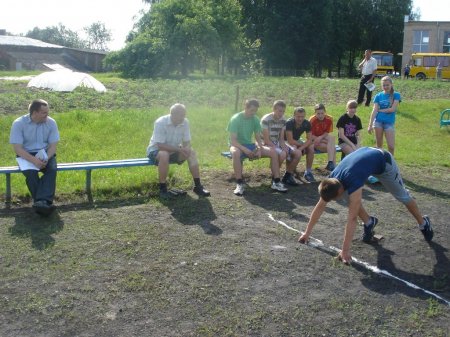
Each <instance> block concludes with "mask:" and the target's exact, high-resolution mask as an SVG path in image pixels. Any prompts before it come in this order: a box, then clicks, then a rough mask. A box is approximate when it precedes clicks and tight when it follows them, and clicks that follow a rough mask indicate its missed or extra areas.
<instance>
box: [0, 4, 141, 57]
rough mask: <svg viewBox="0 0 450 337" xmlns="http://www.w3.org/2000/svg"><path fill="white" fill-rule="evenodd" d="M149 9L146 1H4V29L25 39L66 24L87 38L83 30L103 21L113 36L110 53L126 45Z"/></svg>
mask: <svg viewBox="0 0 450 337" xmlns="http://www.w3.org/2000/svg"><path fill="white" fill-rule="evenodd" d="M6 2H8V4H7V5H6V4H5V3H6ZM148 9H149V5H148V4H146V3H143V2H142V0H75V1H74V0H70V1H68V0H2V5H1V8H0V29H6V31H7V32H9V33H11V34H13V35H19V34H23V35H25V34H26V33H27V32H28V31H30V30H32V29H33V28H34V27H39V28H41V29H43V28H45V27H49V26H57V25H58V24H59V23H62V24H63V25H64V26H65V27H66V28H68V29H70V30H72V31H75V32H77V33H78V35H79V36H80V37H82V38H85V35H84V31H83V28H84V27H86V26H90V25H91V24H92V23H94V22H98V21H100V22H103V23H104V24H105V27H106V29H109V30H110V31H111V34H112V38H113V40H112V41H111V43H110V44H109V49H110V50H118V49H121V48H122V47H123V46H124V45H125V39H126V37H127V35H128V33H129V32H130V31H131V30H132V29H133V24H134V23H135V22H136V21H137V20H138V19H139V18H140V14H139V13H140V11H141V10H145V11H147V10H148Z"/></svg>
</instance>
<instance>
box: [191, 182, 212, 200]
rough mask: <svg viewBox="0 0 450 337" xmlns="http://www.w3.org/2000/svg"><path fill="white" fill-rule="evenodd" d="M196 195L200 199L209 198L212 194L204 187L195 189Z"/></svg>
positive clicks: (200, 186)
mask: <svg viewBox="0 0 450 337" xmlns="http://www.w3.org/2000/svg"><path fill="white" fill-rule="evenodd" d="M194 193H195V194H197V195H198V196H200V197H209V196H210V195H211V193H209V191H208V190H207V189H205V188H204V187H203V186H202V185H199V186H195V187H194Z"/></svg>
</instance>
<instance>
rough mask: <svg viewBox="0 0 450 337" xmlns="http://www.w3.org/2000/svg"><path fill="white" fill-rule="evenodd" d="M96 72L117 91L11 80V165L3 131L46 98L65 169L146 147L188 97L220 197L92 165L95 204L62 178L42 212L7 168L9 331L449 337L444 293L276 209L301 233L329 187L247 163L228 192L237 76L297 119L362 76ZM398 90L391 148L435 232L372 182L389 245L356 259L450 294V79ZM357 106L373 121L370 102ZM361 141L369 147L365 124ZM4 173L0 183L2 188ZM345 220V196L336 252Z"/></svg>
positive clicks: (5, 106)
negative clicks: (425, 234) (343, 250)
mask: <svg viewBox="0 0 450 337" xmlns="http://www.w3.org/2000/svg"><path fill="white" fill-rule="evenodd" d="M2 76H3V74H2V73H0V77H2ZM98 78H99V79H101V80H102V81H103V82H104V83H105V85H106V86H107V88H108V92H107V93H105V94H103V95H100V94H95V93H93V92H91V91H89V90H83V89H81V90H77V91H76V92H74V93H70V94H69V93H51V92H45V91H35V90H28V89H26V87H25V86H26V82H24V81H1V80H0V97H1V103H0V114H1V116H0V127H1V130H3V132H2V133H0V142H1V143H2V144H4V145H3V146H2V147H0V160H1V162H2V166H3V165H14V164H15V160H14V156H13V153H12V149H11V146H10V145H9V144H8V138H9V129H10V126H11V123H12V121H13V120H14V119H15V118H17V117H18V116H20V115H21V114H24V110H25V108H26V106H27V105H28V103H29V101H30V100H31V99H33V98H35V97H41V98H44V99H46V100H48V101H49V103H50V104H51V113H52V116H53V117H54V118H55V119H56V120H57V122H58V125H59V129H60V132H61V142H60V143H59V145H58V160H59V162H70V161H88V160H101V159H118V158H133V157H144V156H145V149H146V146H147V144H148V141H149V138H150V135H151V133H152V127H153V122H154V120H155V119H156V118H157V117H158V116H160V115H162V114H165V113H167V111H168V107H169V106H170V105H171V104H173V103H174V102H177V101H180V102H183V103H185V104H187V107H188V118H189V120H190V123H191V127H192V135H193V144H194V147H195V148H196V150H197V152H198V154H199V158H200V162H201V171H202V179H203V181H204V183H205V185H206V187H207V188H208V189H210V190H211V193H212V197H211V198H197V197H196V196H195V195H194V194H193V193H191V192H189V193H188V195H187V196H186V197H184V198H177V199H176V200H173V201H171V202H165V201H161V200H159V199H158V198H157V197H155V194H156V193H155V192H156V191H157V176H156V170H155V168H154V167H145V168H130V169H121V170H99V171H94V172H93V197H94V201H93V202H92V203H90V202H88V201H87V198H86V196H85V195H84V194H83V193H82V189H83V187H84V173H83V172H61V173H60V174H59V175H58V184H57V203H58V209H57V211H56V212H55V213H54V214H53V215H52V216H51V217H49V218H40V217H39V216H38V215H36V214H34V213H33V212H32V211H31V210H30V203H29V197H28V192H27V190H26V187H25V184H24V178H23V177H22V176H21V175H19V174H16V175H13V179H12V185H13V195H14V202H13V204H12V205H11V207H9V208H7V207H5V206H2V207H1V208H0V242H1V244H0V326H1V327H2V328H1V330H0V336H8V337H9V336H46V337H48V336H168V337H169V336H170V337H173V336H342V337H345V336H389V337H392V336H399V337H403V336H418V337H419V336H420V337H422V336H430V337H431V336H439V337H448V336H450V324H449V322H450V307H449V306H448V305H447V304H446V303H445V302H443V301H440V300H438V299H437V298H436V297H433V296H430V295H427V294H426V293H425V292H423V291H422V290H415V289H413V288H411V287H409V286H407V285H405V284H404V283H402V282H399V281H397V280H394V279H392V278H389V277H384V276H380V275H378V274H375V273H373V272H370V271H368V270H367V269H365V268H362V267H360V266H358V265H353V266H352V267H347V266H343V265H342V264H339V263H336V261H335V260H334V259H333V258H332V256H330V255H333V254H332V253H330V252H327V251H325V250H323V251H321V250H319V249H315V248H312V247H310V246H306V245H300V244H298V243H297V237H298V234H297V233H296V232H293V231H291V230H288V229H286V228H284V227H282V226H280V225H279V224H278V223H276V222H275V221H273V220H271V218H270V216H273V218H274V219H276V220H280V221H282V222H284V223H286V224H288V225H289V226H291V227H292V228H294V229H296V230H299V231H301V230H304V228H305V225H306V222H307V220H308V217H309V214H310V212H311V210H312V208H313V207H314V205H315V202H316V201H317V184H308V185H302V186H299V187H298V188H292V189H291V190H290V191H289V192H288V193H287V194H277V193H270V192H268V191H269V181H268V178H267V177H268V174H269V173H268V163H267V161H265V160H261V161H252V162H248V163H246V164H245V174H246V181H247V182H248V185H249V186H248V189H247V192H248V193H247V194H246V196H245V197H243V198H237V197H235V196H234V195H233V194H232V189H233V187H234V186H233V184H234V181H233V175H232V168H231V164H230V162H229V161H228V160H226V159H224V158H222V157H221V156H220V155H219V153H220V151H223V150H224V149H226V147H227V134H226V131H225V128H226V125H227V122H228V120H229V118H230V117H231V115H232V114H233V113H234V112H235V107H234V105H235V100H236V88H237V86H239V97H240V98H239V101H240V105H241V103H242V100H243V99H244V98H247V97H256V98H258V99H259V100H260V101H261V102H262V107H261V108H260V111H259V116H262V114H264V113H267V112H270V105H271V102H273V100H275V99H285V100H286V101H287V103H288V110H287V113H288V114H290V113H291V112H292V110H293V107H294V106H297V105H303V106H304V107H305V108H306V109H307V112H308V114H309V115H310V114H311V112H312V106H313V105H314V104H315V103H317V102H319V101H322V102H324V103H325V104H326V106H327V110H328V113H329V114H330V115H332V116H333V117H334V119H335V120H336V119H337V118H338V116H339V115H341V114H342V113H343V112H344V107H345V103H346V101H347V100H348V99H349V98H354V96H355V94H356V90H357V84H358V83H357V80H356V79H354V80H346V79H342V80H328V79H300V78H253V79H233V78H227V79H224V80H220V79H192V80H148V81H127V80H123V79H119V78H117V77H115V75H114V74H102V75H99V76H98ZM395 87H396V90H398V91H399V92H401V94H402V103H401V106H400V111H399V114H398V118H397V125H396V129H397V140H396V143H397V149H396V157H397V159H398V161H399V163H400V166H401V168H402V172H403V177H404V181H405V183H406V185H407V187H408V188H409V189H410V190H411V192H412V193H413V195H414V197H415V198H416V199H417V201H418V203H419V205H420V207H421V209H423V210H424V212H426V213H427V214H428V215H429V216H430V217H431V219H432V221H433V224H434V228H435V238H434V240H433V242H432V243H430V244H427V243H426V242H425V241H424V240H423V238H422V236H421V234H420V232H419V231H418V230H417V228H416V227H415V225H414V224H413V221H412V218H411V217H410V216H409V214H408V213H407V212H406V210H405V208H404V207H403V206H402V205H401V204H399V203H398V202H396V201H395V200H394V199H393V198H392V197H391V196H390V195H389V194H388V193H385V191H384V190H383V188H382V187H380V186H368V187H367V188H366V190H365V193H364V203H365V205H366V206H367V209H368V211H369V212H371V214H372V213H375V214H376V215H377V216H379V218H380V219H381V222H380V224H379V225H378V227H377V233H380V234H382V235H383V236H384V237H385V238H384V240H382V241H380V242H379V243H378V244H370V245H368V244H364V243H361V242H360V241H359V240H358V238H357V237H356V236H355V240H354V243H353V247H352V249H353V256H354V257H357V258H358V259H360V260H362V261H364V262H367V263H368V264H370V265H373V266H377V267H379V268H380V269H383V270H386V271H388V272H390V273H391V274H393V275H395V276H397V277H399V278H401V279H402V280H406V281H408V282H411V283H412V284H414V285H417V286H418V287H420V288H423V289H426V290H429V291H431V292H433V293H436V294H438V295H439V296H441V297H443V298H444V299H446V300H447V301H448V300H450V272H449V270H450V255H449V247H450V236H449V235H448V233H449V231H450V223H449V221H448V220H449V219H450V208H449V205H450V155H449V152H448V147H449V145H450V129H446V128H442V129H440V128H439V122H438V118H439V112H440V111H441V110H442V109H444V108H448V107H450V99H449V97H450V83H447V82H441V83H435V82H433V81H425V82H418V81H401V80H398V81H396V82H395ZM358 114H359V115H360V117H361V118H362V121H363V126H364V127H366V126H367V121H368V118H369V114H370V110H369V109H368V108H365V107H361V108H359V109H358ZM363 139H364V144H365V145H373V142H374V140H373V137H372V136H369V135H368V134H367V133H366V132H364V134H363ZM322 157H324V156H318V157H317V162H316V163H315V167H316V172H315V174H316V176H317V177H318V178H323V177H324V173H323V172H322V171H321V170H320V169H318V168H317V167H319V166H320V165H323V164H324V163H325V158H322ZM170 179H171V181H170V182H171V184H176V185H177V186H179V187H184V188H186V189H188V188H190V187H191V185H192V182H191V179H190V176H189V174H188V170H187V168H186V167H185V166H181V167H173V168H171V178H170ZM4 182H5V181H4V177H0V186H1V188H4V187H3V186H4ZM0 191H2V194H3V190H0ZM2 198H3V195H2ZM1 200H4V199H1ZM269 215H270V216H269ZM345 219H346V212H345V204H342V203H330V204H329V207H327V210H326V212H325V213H324V215H323V219H321V222H320V224H318V225H317V226H316V227H317V228H316V229H315V232H314V233H313V236H314V237H316V238H318V239H320V240H322V241H323V242H324V244H325V245H326V246H335V247H340V245H341V241H342V234H343V227H344V224H345ZM358 235H359V233H358Z"/></svg>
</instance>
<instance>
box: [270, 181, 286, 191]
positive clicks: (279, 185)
mask: <svg viewBox="0 0 450 337" xmlns="http://www.w3.org/2000/svg"><path fill="white" fill-rule="evenodd" d="M271 188H272V189H273V190H275V191H278V192H287V188H286V187H285V186H284V185H283V183H282V182H281V181H279V182H277V183H276V182H275V181H273V182H272V186H271Z"/></svg>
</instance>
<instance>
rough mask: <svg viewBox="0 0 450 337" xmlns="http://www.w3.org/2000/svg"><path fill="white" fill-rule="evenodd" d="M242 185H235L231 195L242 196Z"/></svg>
mask: <svg viewBox="0 0 450 337" xmlns="http://www.w3.org/2000/svg"><path fill="white" fill-rule="evenodd" d="M244 190H245V189H244V184H237V185H236V188H235V189H234V191H233V193H234V194H236V195H244Z"/></svg>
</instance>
